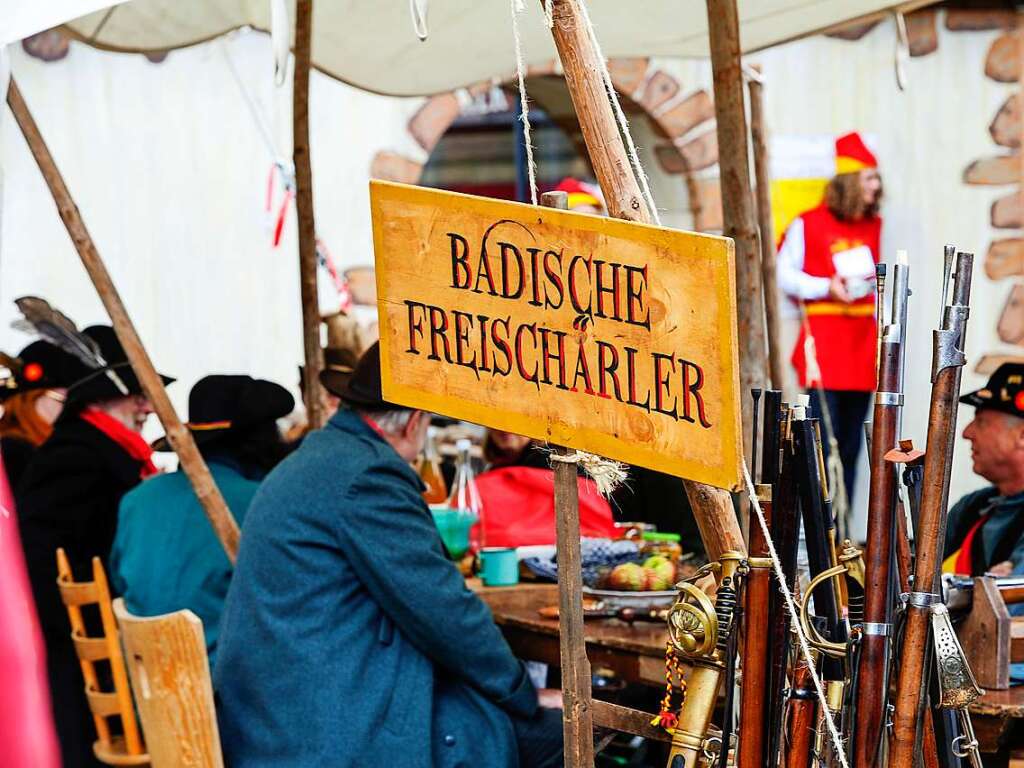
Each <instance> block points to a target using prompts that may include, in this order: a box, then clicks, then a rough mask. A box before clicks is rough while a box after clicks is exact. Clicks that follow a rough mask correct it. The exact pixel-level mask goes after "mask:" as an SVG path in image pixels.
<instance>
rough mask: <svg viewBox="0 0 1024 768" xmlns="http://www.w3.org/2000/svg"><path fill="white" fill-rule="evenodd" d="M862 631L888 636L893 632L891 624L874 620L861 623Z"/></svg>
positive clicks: (866, 633)
mask: <svg viewBox="0 0 1024 768" xmlns="http://www.w3.org/2000/svg"><path fill="white" fill-rule="evenodd" d="M861 631H862V632H863V633H864V634H865V635H879V636H881V637H888V636H889V635H890V634H891V633H892V625H891V624H879V623H877V622H874V621H865V622H864V623H863V624H861Z"/></svg>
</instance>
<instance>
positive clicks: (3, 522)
mask: <svg viewBox="0 0 1024 768" xmlns="http://www.w3.org/2000/svg"><path fill="white" fill-rule="evenodd" d="M0 627H3V631H0V765H12V766H13V765H24V766H29V765H31V766H34V768H59V767H60V753H59V751H58V748H57V737H56V734H55V732H54V729H53V719H52V716H51V714H50V692H49V688H48V685H47V682H46V651H45V649H44V647H43V636H42V633H41V632H40V630H39V623H38V622H37V620H36V613H35V609H34V607H33V605H32V590H31V588H30V586H29V582H28V573H27V572H26V571H25V558H24V555H23V554H22V551H21V540H20V538H19V536H18V520H17V518H16V517H15V515H14V498H13V496H12V494H11V488H10V485H9V484H8V482H7V473H6V472H5V471H4V469H3V457H2V456H0Z"/></svg>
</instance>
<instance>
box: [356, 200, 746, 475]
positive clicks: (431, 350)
mask: <svg viewBox="0 0 1024 768" xmlns="http://www.w3.org/2000/svg"><path fill="white" fill-rule="evenodd" d="M370 205H371V209H372V213H373V241H374V250H375V253H376V263H377V300H378V303H379V309H380V344H381V375H382V379H383V391H384V397H385V398H386V399H387V400H389V401H390V402H394V403H398V404H401V405H406V406H411V407H416V408H422V409H425V410H429V411H434V412H436V413H442V414H445V415H448V416H452V417H455V418H459V419H464V420H466V421H471V422H476V423H478V424H484V425H486V426H489V427H493V428H496V429H502V430H506V431H509V432H516V433H519V434H522V435H528V436H529V437H532V438H535V439H539V440H546V441H549V442H552V443H556V444H561V445H566V446H569V447H572V448H577V449H580V450H585V451H590V452H593V453H597V454H600V455H602V456H607V457H609V458H613V459H618V460H620V461H624V462H628V463H630V464H636V465H640V466H643V467H649V468H651V469H656V470H660V471H663V472H668V473H671V474H674V475H678V476H679V477H684V478H688V479H691V480H697V481H701V482H705V483H709V484H711V485H717V486H719V487H721V488H730V489H735V488H738V487H739V485H740V471H739V467H740V457H741V449H740V439H741V438H740V435H741V432H740V407H739V384H738V381H739V376H738V364H737V352H736V349H737V345H736V303H735V295H736V294H735V287H734V276H733V246H732V241H731V240H728V239H725V238H721V237H713V236H710V235H700V234H694V233H692V232H682V231H678V230H671V229H663V228H660V227H652V226H647V225H643V224H632V223H628V222H624V221H618V220H615V219H607V218H602V217H598V216H589V215H585V214H579V213H569V212H566V211H558V210H554V209H550V208H539V207H534V206H530V205H522V204H519V203H507V202H503V201H497V200H491V199H486V198H480V197H473V196H471V195H461V194H454V193H451V192H440V191H437V190H431V189H424V188H421V187H410V186H405V185H402V184H390V183H386V182H371V183H370Z"/></svg>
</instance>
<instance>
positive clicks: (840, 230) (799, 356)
mask: <svg viewBox="0 0 1024 768" xmlns="http://www.w3.org/2000/svg"><path fill="white" fill-rule="evenodd" d="M800 218H801V219H803V223H804V267H803V271H804V272H806V273H807V274H809V275H814V276H815V277H828V278H830V277H832V276H833V275H834V274H835V273H836V268H835V265H834V264H833V262H832V257H833V255H834V254H836V253H839V252H841V251H846V250H850V249H852V248H858V247H860V246H864V245H866V246H867V247H868V248H869V249H870V250H871V255H872V257H873V258H874V261H875V263H876V264H877V263H878V260H879V241H880V237H881V232H882V220H881V218H879V217H877V216H876V217H874V218H871V219H862V220H860V221H840V220H839V219H837V218H836V217H835V216H834V215H833V214H832V212H831V211H830V210H829V209H828V207H827V206H826V205H825V204H822V205H819V206H818V207H817V208H814V209H813V210H810V211H808V212H807V213H804V214H802V215H801V216H800ZM805 305H806V308H807V323H808V325H809V326H810V332H811V335H812V336H813V337H814V349H815V353H816V357H817V361H818V368H819V369H820V371H821V385H822V387H823V388H824V389H832V390H854V391H857V392H872V391H874V389H875V380H876V373H875V346H876V338H875V337H876V328H875V296H874V292H872V293H870V294H868V295H867V296H864V297H863V298H860V299H858V300H856V301H854V302H852V303H850V304H844V303H842V302H838V301H834V300H833V299H831V298H828V297H826V298H824V299H820V300H816V301H807V302H805ZM806 333H807V328H802V329H801V331H800V338H799V339H797V343H796V348H795V349H794V350H793V356H792V363H793V367H794V368H795V369H796V372H797V377H798V379H799V382H800V386H801V387H805V388H809V387H812V386H814V385H815V384H817V382H815V381H809V380H808V365H807V360H806V358H805V356H804V354H805V353H804V341H805V338H806ZM811 370H813V366H811Z"/></svg>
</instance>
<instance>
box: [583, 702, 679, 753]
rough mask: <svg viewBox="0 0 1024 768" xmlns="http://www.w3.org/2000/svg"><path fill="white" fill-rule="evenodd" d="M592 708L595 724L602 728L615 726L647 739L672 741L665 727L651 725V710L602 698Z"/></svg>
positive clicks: (617, 729) (623, 731) (616, 728)
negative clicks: (642, 709) (623, 705)
mask: <svg viewBox="0 0 1024 768" xmlns="http://www.w3.org/2000/svg"><path fill="white" fill-rule="evenodd" d="M592 708H593V712H594V724H595V725H598V726H600V727H602V728H614V729H615V730H616V731H622V733H631V734H633V735H634V736H642V737H643V738H645V739H651V740H652V741H662V742H665V743H666V744H667V743H669V742H671V741H672V737H671V736H670V735H669V734H668V732H666V731H665V729H663V728H659V727H657V726H655V725H651V718H653V717H654V715H652V714H650V713H649V712H642V711H641V710H639V709H630V708H629V707H621V706H619V705H618V704H612V703H611V702H609V701H600V700H595V701H594V702H593V704H592Z"/></svg>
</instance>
